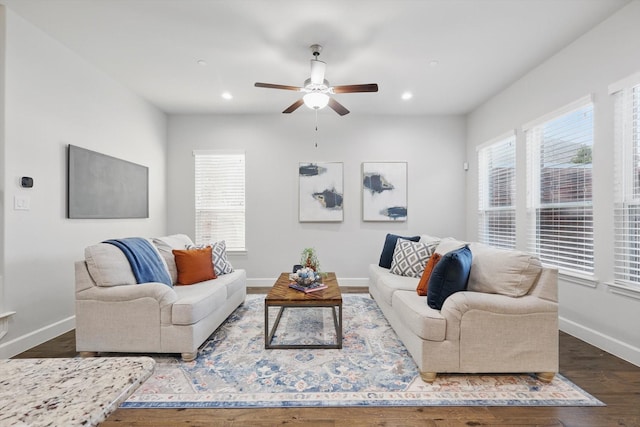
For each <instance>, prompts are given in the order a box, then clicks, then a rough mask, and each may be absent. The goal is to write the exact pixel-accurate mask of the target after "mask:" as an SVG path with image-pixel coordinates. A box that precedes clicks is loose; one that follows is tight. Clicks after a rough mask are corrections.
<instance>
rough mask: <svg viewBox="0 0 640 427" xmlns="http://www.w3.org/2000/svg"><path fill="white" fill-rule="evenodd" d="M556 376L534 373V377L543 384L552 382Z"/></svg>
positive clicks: (548, 373) (553, 374)
mask: <svg viewBox="0 0 640 427" xmlns="http://www.w3.org/2000/svg"><path fill="white" fill-rule="evenodd" d="M555 376H556V373H555V372H538V373H536V377H538V379H539V380H540V381H542V382H543V383H550V382H551V381H553V377H555Z"/></svg>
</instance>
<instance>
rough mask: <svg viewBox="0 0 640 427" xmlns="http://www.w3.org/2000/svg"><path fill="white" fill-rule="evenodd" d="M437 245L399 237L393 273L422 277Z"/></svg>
mask: <svg viewBox="0 0 640 427" xmlns="http://www.w3.org/2000/svg"><path fill="white" fill-rule="evenodd" d="M434 249H435V245H433V246H429V245H428V244H426V243H422V242H412V241H410V240H405V239H402V238H399V239H398V240H397V242H396V248H395V250H394V251H393V259H392V261H391V269H390V271H391V273H393V274H399V275H400V276H407V277H420V276H421V275H422V272H423V271H424V267H425V266H426V265H427V262H428V261H429V258H430V257H431V254H432V253H433V250H434Z"/></svg>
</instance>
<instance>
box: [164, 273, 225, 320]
mask: <svg viewBox="0 0 640 427" xmlns="http://www.w3.org/2000/svg"><path fill="white" fill-rule="evenodd" d="M173 289H174V290H175V291H176V294H177V295H178V299H177V300H176V302H174V303H173V307H172V308H171V323H172V324H174V325H193V324H194V323H197V322H199V321H200V320H202V319H204V318H205V317H207V316H208V315H209V314H211V313H213V312H214V311H216V310H217V309H219V308H220V307H222V306H223V305H225V304H226V303H227V287H226V286H225V284H224V283H223V282H221V281H220V280H218V279H215V280H207V281H204V282H199V283H195V284H193V285H191V286H174V288H173Z"/></svg>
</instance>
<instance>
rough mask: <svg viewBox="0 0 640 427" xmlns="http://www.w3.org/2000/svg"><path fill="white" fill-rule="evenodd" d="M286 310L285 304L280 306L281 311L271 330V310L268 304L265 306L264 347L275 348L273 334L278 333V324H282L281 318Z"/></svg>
mask: <svg viewBox="0 0 640 427" xmlns="http://www.w3.org/2000/svg"><path fill="white" fill-rule="evenodd" d="M283 311H284V306H283V307H280V311H279V312H278V315H277V316H276V321H275V322H274V323H273V327H272V328H271V331H269V312H268V306H267V305H265V306H264V348H273V347H272V346H271V341H272V340H273V336H274V335H275V333H276V329H278V325H279V324H280V318H281V317H282V312H283Z"/></svg>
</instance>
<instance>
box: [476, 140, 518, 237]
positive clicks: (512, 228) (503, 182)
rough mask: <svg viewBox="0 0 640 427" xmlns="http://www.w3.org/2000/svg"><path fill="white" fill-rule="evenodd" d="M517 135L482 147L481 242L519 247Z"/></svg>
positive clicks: (479, 182) (479, 171)
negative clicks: (517, 244)
mask: <svg viewBox="0 0 640 427" xmlns="http://www.w3.org/2000/svg"><path fill="white" fill-rule="evenodd" d="M515 203H516V137H515V135H511V136H508V137H505V138H501V139H500V140H498V141H497V142H493V143H488V144H487V145H485V146H482V147H481V148H480V149H479V150H478V241H480V242H482V243H485V244H488V245H491V246H496V247H500V248H515V246H516V208H515Z"/></svg>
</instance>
